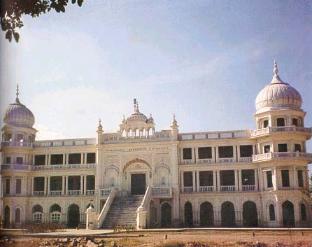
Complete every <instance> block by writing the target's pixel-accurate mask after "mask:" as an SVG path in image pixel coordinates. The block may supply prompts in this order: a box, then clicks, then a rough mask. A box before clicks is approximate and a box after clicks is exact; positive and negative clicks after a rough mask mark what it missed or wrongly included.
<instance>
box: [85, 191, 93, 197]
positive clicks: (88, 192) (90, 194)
mask: <svg viewBox="0 0 312 247" xmlns="http://www.w3.org/2000/svg"><path fill="white" fill-rule="evenodd" d="M94 193H95V191H94V190H86V195H87V196H93V195H94Z"/></svg>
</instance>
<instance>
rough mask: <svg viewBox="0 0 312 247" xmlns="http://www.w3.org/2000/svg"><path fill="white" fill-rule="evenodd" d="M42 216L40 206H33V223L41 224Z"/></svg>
mask: <svg viewBox="0 0 312 247" xmlns="http://www.w3.org/2000/svg"><path fill="white" fill-rule="evenodd" d="M42 215H43V209H42V207H41V206H40V205H38V204H37V205H35V206H33V208H32V216H33V221H34V222H36V223H41V222H42Z"/></svg>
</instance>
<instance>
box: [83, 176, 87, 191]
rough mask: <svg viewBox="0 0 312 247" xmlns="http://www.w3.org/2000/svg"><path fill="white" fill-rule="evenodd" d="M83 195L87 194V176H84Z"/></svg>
mask: <svg viewBox="0 0 312 247" xmlns="http://www.w3.org/2000/svg"><path fill="white" fill-rule="evenodd" d="M83 186H84V194H85V195H86V194H87V175H85V176H84V184H83Z"/></svg>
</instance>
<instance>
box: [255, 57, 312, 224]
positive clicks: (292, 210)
mask: <svg viewBox="0 0 312 247" xmlns="http://www.w3.org/2000/svg"><path fill="white" fill-rule="evenodd" d="M301 106H302V98H301V95H300V93H299V92H298V91H297V90H296V89H295V88H293V87H292V86H290V85H289V84H288V83H286V82H284V81H282V79H281V78H280V76H279V71H278V67H277V64H276V62H274V69H273V78H272V81H271V82H270V83H269V84H268V85H267V86H265V87H264V88H263V89H262V90H261V91H260V93H259V94H258V96H257V98H256V114H255V119H256V125H257V129H256V130H255V131H253V133H252V138H255V139H256V143H257V144H256V152H257V153H256V154H255V155H254V156H253V162H255V163H258V165H259V171H260V176H262V178H260V179H259V181H260V188H261V190H262V191H263V198H262V199H263V201H262V202H263V205H262V206H263V220H264V222H263V224H264V225H267V226H307V225H308V224H309V223H308V222H309V220H310V219H311V215H310V205H311V199H310V197H309V193H308V170H307V165H308V163H309V162H311V160H312V156H311V154H308V153H306V141H307V140H309V139H310V138H311V134H312V129H311V128H305V126H304V117H305V114H306V113H305V112H304V111H303V110H302V109H301Z"/></svg>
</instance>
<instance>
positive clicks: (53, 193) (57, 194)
mask: <svg viewBox="0 0 312 247" xmlns="http://www.w3.org/2000/svg"><path fill="white" fill-rule="evenodd" d="M61 195H62V191H61V190H51V191H50V196H61Z"/></svg>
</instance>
